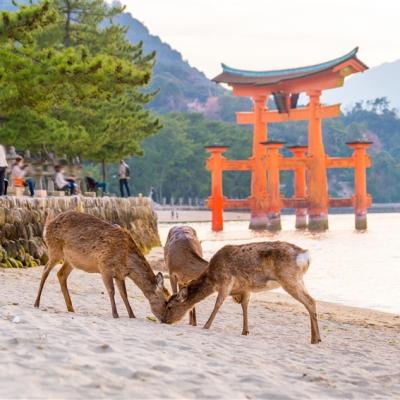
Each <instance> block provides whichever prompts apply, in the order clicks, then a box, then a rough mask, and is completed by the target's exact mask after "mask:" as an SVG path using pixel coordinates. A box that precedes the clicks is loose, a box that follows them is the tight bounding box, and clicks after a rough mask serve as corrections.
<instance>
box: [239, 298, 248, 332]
mask: <svg viewBox="0 0 400 400" xmlns="http://www.w3.org/2000/svg"><path fill="white" fill-rule="evenodd" d="M249 301H250V293H249V292H245V293H243V294H242V299H241V301H240V304H241V306H242V311H243V330H242V335H248V334H249V333H250V331H249V321H248V316H247V310H248V307H249Z"/></svg>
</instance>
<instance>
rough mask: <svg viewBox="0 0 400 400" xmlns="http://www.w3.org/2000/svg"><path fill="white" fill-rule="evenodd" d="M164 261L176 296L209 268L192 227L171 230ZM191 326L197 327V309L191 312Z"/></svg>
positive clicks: (175, 227) (178, 227)
mask: <svg viewBox="0 0 400 400" xmlns="http://www.w3.org/2000/svg"><path fill="white" fill-rule="evenodd" d="M164 260H165V264H166V265H167V268H168V271H169V277H170V281H171V287H172V292H173V293H174V294H176V293H178V287H179V288H182V287H183V286H185V285H187V284H188V283H190V282H191V281H193V280H194V279H197V278H198V277H199V276H200V275H201V274H202V273H203V272H204V271H205V270H206V269H207V267H208V262H207V261H205V260H204V259H203V250H202V248H201V244H200V241H199V239H198V238H197V233H196V231H195V230H194V229H193V228H192V227H190V226H174V227H173V228H171V229H170V231H169V232H168V238H167V242H166V243H165V246H164ZM189 324H190V325H193V326H195V325H197V320H196V309H195V307H193V309H192V310H190V317H189Z"/></svg>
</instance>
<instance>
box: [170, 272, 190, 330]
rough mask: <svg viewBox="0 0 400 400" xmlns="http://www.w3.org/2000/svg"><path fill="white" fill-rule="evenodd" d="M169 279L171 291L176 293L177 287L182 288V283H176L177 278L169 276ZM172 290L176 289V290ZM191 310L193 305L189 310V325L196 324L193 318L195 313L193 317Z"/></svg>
mask: <svg viewBox="0 0 400 400" xmlns="http://www.w3.org/2000/svg"><path fill="white" fill-rule="evenodd" d="M170 280H171V286H172V292H173V293H174V294H175V293H178V289H179V290H181V289H182V288H183V285H180V284H179V283H178V279H177V278H176V277H175V276H174V277H173V278H172V277H171V278H170ZM174 290H176V292H175V291H174ZM193 310H194V307H193V308H192V309H191V310H190V311H189V325H192V326H196V320H195V319H196V314H195V316H194V317H193Z"/></svg>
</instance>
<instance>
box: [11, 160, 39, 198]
mask: <svg viewBox="0 0 400 400" xmlns="http://www.w3.org/2000/svg"><path fill="white" fill-rule="evenodd" d="M27 167H28V166H27V165H25V164H24V161H23V159H22V157H20V156H17V157H16V158H15V163H14V164H13V165H12V167H11V181H12V183H13V185H14V187H22V186H28V188H29V193H30V195H31V196H32V197H33V196H34V195H35V183H34V182H33V180H32V179H31V178H25V175H26V168H27Z"/></svg>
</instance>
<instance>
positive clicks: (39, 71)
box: [0, 0, 160, 162]
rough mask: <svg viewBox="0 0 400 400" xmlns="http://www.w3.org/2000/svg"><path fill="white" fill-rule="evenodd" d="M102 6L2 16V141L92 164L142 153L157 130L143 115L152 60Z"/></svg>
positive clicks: (70, 4)
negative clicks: (87, 160)
mask: <svg viewBox="0 0 400 400" xmlns="http://www.w3.org/2000/svg"><path fill="white" fill-rule="evenodd" d="M121 11H122V9H121V8H120V7H109V6H108V5H107V4H106V3H105V2H104V1H103V0H71V1H70V0H65V1H64V0H52V1H51V2H47V1H46V2H42V3H38V4H37V5H31V6H22V7H21V8H20V9H19V10H18V11H17V12H15V13H11V12H2V13H1V14H0V36H1V37H2V38H3V41H2V42H1V43H0V118H1V121H2V124H1V125H0V140H1V141H2V142H5V143H8V144H13V145H16V146H18V147H21V148H26V147H29V148H30V150H32V151H35V152H48V151H50V150H51V151H56V152H58V153H59V154H67V155H70V156H76V155H80V156H81V157H83V158H86V159H90V160H93V161H105V162H107V161H116V160H117V159H119V158H122V157H126V156H129V155H132V154H141V148H140V143H141V141H142V140H143V139H144V138H145V137H147V136H148V135H151V134H154V133H156V132H157V131H158V130H159V129H160V124H159V121H158V119H157V118H155V117H154V116H152V114H151V113H150V112H149V111H147V110H146V109H145V105H146V104H147V103H148V102H149V101H151V100H152V98H153V97H154V94H152V93H148V94H143V93H142V92H141V89H142V88H143V87H144V86H146V85H147V84H148V82H149V80H150V78H151V73H152V67H153V63H154V57H155V55H154V54H148V55H144V54H143V49H142V45H141V44H140V43H139V44H137V45H135V46H133V45H131V44H130V43H129V42H127V40H126V39H125V28H123V27H120V26H116V25H113V24H111V25H108V26H107V27H105V28H104V27H102V24H104V21H105V20H109V19H112V18H113V17H114V16H115V15H117V14H118V13H120V12H121Z"/></svg>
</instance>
